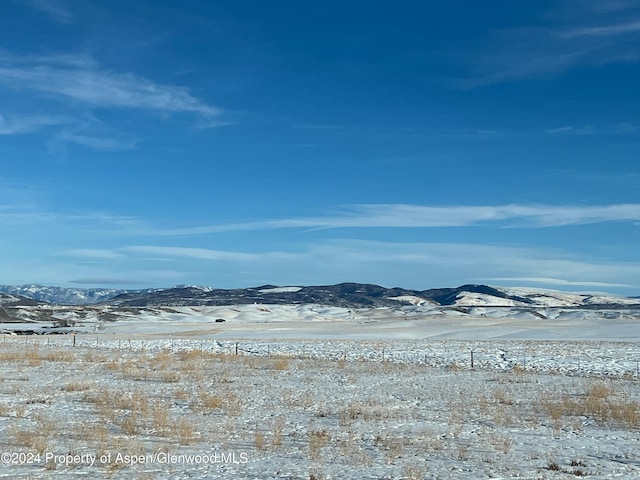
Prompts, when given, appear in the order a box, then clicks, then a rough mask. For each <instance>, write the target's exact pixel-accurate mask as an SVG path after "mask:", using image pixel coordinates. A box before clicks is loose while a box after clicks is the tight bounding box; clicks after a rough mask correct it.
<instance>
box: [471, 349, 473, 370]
mask: <svg viewBox="0 0 640 480" xmlns="http://www.w3.org/2000/svg"><path fill="white" fill-rule="evenodd" d="M471 368H473V350H471Z"/></svg>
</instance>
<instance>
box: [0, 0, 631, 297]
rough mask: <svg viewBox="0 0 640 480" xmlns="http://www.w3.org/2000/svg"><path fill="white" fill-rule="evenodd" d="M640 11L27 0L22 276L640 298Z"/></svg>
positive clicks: (4, 74)
mask: <svg viewBox="0 0 640 480" xmlns="http://www.w3.org/2000/svg"><path fill="white" fill-rule="evenodd" d="M639 52H640V5H639V4H638V2H636V1H625V0H619V1H618V0H616V1H609V2H593V1H586V0H584V1H583V0H564V1H537V2H513V1H489V2H469V1H451V2H446V4H445V2H417V1H406V2H403V1H400V2H375V1H374V2H371V1H368V2H361V1H341V2H334V1H326V2H293V1H275V2H264V1H245V2H228V1H216V2H210V1H206V0H185V1H181V2H177V1H161V0H156V1H153V2H152V1H146V0H139V1H136V2H130V1H127V2H125V1H121V0H110V1H98V0H86V1H79V0H78V1H74V0H7V1H4V2H2V6H0V228H1V229H2V235H0V272H1V273H2V275H1V278H0V283H7V284H20V283H43V284H54V285H61V286H76V287H95V286H115V287H123V288H143V287H151V286H155V287H161V286H171V285H176V284H202V285H210V286H216V287H221V288H231V287H243V286H257V285H262V284H267V283H269V284H278V285H309V284H327V283H337V282H342V281H356V282H371V283H378V284H381V285H385V286H403V287H408V288H416V289H426V288H432V287H442V286H456V285H460V284H463V283H487V284H492V285H507V286H509V285H517V286H531V287H541V288H555V289H563V290H572V291H600V292H612V293H618V294H629V295H640V251H639V249H638V245H639V244H640V242H639V241H638V240H640V237H639V234H638V232H639V223H640V199H639V197H638V192H639V190H640V165H639V160H640V156H639V154H640V118H639V113H638V112H640V92H639V89H638V87H637V85H638V83H640V53H639Z"/></svg>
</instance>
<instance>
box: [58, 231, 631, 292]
mask: <svg viewBox="0 0 640 480" xmlns="http://www.w3.org/2000/svg"><path fill="white" fill-rule="evenodd" d="M64 254H65V255H71V256H72V254H76V256H77V258H78V260H79V261H80V262H81V263H82V264H83V265H84V262H85V261H86V260H87V259H88V258H93V259H94V260H96V261H98V262H99V261H103V262H104V263H105V265H109V266H111V267H114V266H115V271H114V272H117V266H118V265H120V264H127V265H134V266H136V265H137V266H138V267H139V268H140V266H144V268H145V269H146V270H147V271H148V272H153V271H154V270H153V266H158V272H164V271H165V265H166V262H164V261H162V260H167V259H172V260H173V261H175V262H176V265H180V266H181V268H182V269H183V271H184V272H186V273H187V274H188V275H189V277H188V278H194V277H195V278H199V280H198V281H200V282H202V281H203V280H206V278H210V277H209V275H211V272H212V271H214V272H219V273H217V274H215V275H216V277H217V278H219V277H218V276H219V275H225V276H227V277H228V278H227V280H228V279H229V278H233V282H232V283H235V284H239V285H244V286H248V285H255V284H256V282H258V281H259V280H257V279H260V280H261V281H262V282H275V283H278V284H299V283H301V284H305V283H307V284H309V283H313V284H317V283H319V282H327V283H336V282H340V281H347V280H350V281H368V282H375V283H380V284H383V285H392V284H395V285H400V286H405V287H410V288H429V287H438V286H446V285H456V284H458V285H459V284H462V283H468V282H469V281H473V280H474V279H478V281H481V282H484V283H492V284H503V285H504V284H507V285H514V284H518V283H522V282H527V283H535V284H538V285H542V286H546V287H548V288H554V287H605V288H609V289H620V288H633V287H634V286H637V285H638V284H639V283H640V276H639V274H638V271H640V270H639V268H638V267H639V265H638V264H637V263H620V262H615V261H608V262H603V261H593V260H592V259H589V258H584V257H580V258H577V256H576V255H574V254H572V253H570V252H558V251H552V250H547V249H542V248H530V247H518V246H512V245H487V244H474V243H428V242H425V243H416V242H413V243H406V242H381V241H370V240H353V239H351V240H340V239H334V240H331V241H323V242H312V243H308V244H303V245H298V246H297V252H296V253H291V252H286V251H270V252H265V253H259V252H249V251H230V250H219V249H218V250H216V249H208V248H193V247H184V246H157V245H136V246H127V247H121V248H117V249H114V250H77V251H68V252H64ZM223 265H225V266H224V267H223ZM214 267H216V268H214ZM229 267H231V268H229ZM159 278H160V277H159ZM185 280H186V278H185ZM205 283H206V282H205ZM227 283H228V282H227Z"/></svg>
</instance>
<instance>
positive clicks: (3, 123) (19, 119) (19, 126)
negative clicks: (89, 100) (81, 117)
mask: <svg viewBox="0 0 640 480" xmlns="http://www.w3.org/2000/svg"><path fill="white" fill-rule="evenodd" d="M70 122H72V120H71V119H69V118H65V117H61V116H55V115H29V116H13V117H8V118H7V117H6V116H3V115H0V135H20V134H24V133H31V132H35V131H37V130H40V129H41V128H44V127H51V126H58V125H65V124H68V123H70Z"/></svg>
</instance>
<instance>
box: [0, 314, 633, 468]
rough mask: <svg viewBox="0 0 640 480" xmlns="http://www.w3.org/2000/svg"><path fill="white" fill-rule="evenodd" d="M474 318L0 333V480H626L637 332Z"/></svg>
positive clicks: (242, 317)
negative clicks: (577, 479)
mask: <svg viewBox="0 0 640 480" xmlns="http://www.w3.org/2000/svg"><path fill="white" fill-rule="evenodd" d="M487 308H489V307H487ZM416 311H417V310H409V311H408V312H416ZM392 313H393V315H391V314H392ZM486 313H487V312H486V310H485V311H484V312H482V311H475V312H474V315H473V316H471V315H462V314H461V315H459V318H458V317H456V318H452V316H451V315H441V314H423V315H418V314H411V313H409V314H408V313H407V310H405V311H400V312H391V313H390V312H389V311H386V310H385V309H372V310H368V311H366V310H357V311H355V310H354V311H351V310H345V309H336V308H333V307H320V306H304V307H303V306H297V307H293V306H279V307H275V306H264V305H251V306H244V307H242V308H238V307H198V308H188V307H179V308H174V309H163V310H156V311H151V310H149V311H148V312H140V311H136V312H135V315H133V314H132V316H131V317H130V318H126V317H122V318H120V319H119V320H117V321H110V322H104V321H101V320H100V318H99V317H98V316H96V317H95V318H93V317H91V316H89V317H88V318H84V323H83V324H82V325H80V326H79V330H80V331H85V332H87V333H84V334H78V335H75V336H72V335H46V336H26V337H22V336H8V335H6V336H3V337H0V445H1V448H0V450H1V452H2V462H1V463H0V478H11V479H13V478H29V479H39V478H60V479H67V478H68V479H72V478H73V479H76V478H114V479H130V478H136V479H156V478H157V479H183V478H184V479H187V478H202V479H204V478H225V479H226V478H230V479H245V478H248V479H276V478H286V479H321V478H327V479H328V478H334V479H378V478H382V479H423V478H441V479H458V478H460V479H479V478H529V479H540V478H543V479H546V478H549V479H556V478H557V479H562V478H565V479H566V478H575V477H576V476H587V477H589V478H624V479H628V478H640V436H639V435H638V432H639V431H640V379H639V378H638V373H639V372H638V368H639V367H640V364H639V363H638V362H639V361H640V344H638V343H636V341H635V340H637V339H638V338H640V328H638V325H637V323H638V321H637V320H635V319H633V318H631V317H629V316H625V315H624V314H613V313H611V312H609V313H606V312H605V313H602V314H596V313H592V314H590V313H589V312H587V314H584V315H583V317H582V318H580V317H579V316H578V315H575V314H574V313H571V312H568V313H566V314H562V315H557V316H556V317H554V318H539V317H537V318H536V319H532V318H527V317H522V318H501V317H499V316H498V315H495V314H494V315H493V316H491V317H490V316H484V317H483V316H482V315H483V314H485V315H486ZM549 317H552V315H549ZM217 318H224V319H225V322H224V323H215V319H217ZM614 340H615V341H614ZM620 340H632V341H620ZM74 344H75V345H74ZM236 352H237V354H236ZM472 358H473V368H472V366H471V361H472Z"/></svg>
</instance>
